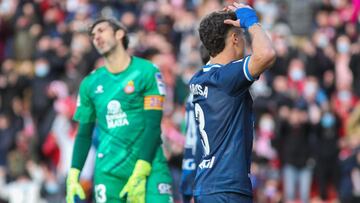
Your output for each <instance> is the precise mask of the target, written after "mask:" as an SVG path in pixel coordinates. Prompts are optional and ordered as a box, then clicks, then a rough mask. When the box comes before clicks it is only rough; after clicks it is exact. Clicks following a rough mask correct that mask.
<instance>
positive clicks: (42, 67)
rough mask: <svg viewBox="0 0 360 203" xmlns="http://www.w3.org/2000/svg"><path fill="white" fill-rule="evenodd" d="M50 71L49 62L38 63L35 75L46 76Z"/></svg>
mask: <svg viewBox="0 0 360 203" xmlns="http://www.w3.org/2000/svg"><path fill="white" fill-rule="evenodd" d="M48 73H49V66H48V65H47V64H38V65H37V66H36V67H35V75H36V76H38V77H41V78H42V77H45V76H46V75H47V74H48Z"/></svg>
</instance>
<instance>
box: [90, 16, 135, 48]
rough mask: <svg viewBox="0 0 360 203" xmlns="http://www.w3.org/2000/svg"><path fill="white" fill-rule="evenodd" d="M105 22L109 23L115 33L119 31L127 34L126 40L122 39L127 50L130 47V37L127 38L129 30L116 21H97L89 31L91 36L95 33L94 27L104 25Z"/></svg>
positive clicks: (103, 19) (106, 19) (102, 19)
mask: <svg viewBox="0 0 360 203" xmlns="http://www.w3.org/2000/svg"><path fill="white" fill-rule="evenodd" d="M103 22H107V23H109V25H110V26H111V27H112V28H113V30H114V32H116V31H117V30H123V31H124V32H125V35H124V38H123V39H122V44H123V46H124V48H125V49H127V48H128V46H129V37H128V36H127V28H126V27H125V26H124V25H123V24H122V23H121V22H119V21H118V20H116V19H113V18H100V19H98V20H96V21H95V22H94V23H93V24H92V25H91V26H90V28H89V31H88V33H89V36H91V35H92V31H93V29H94V27H95V26H96V25H97V24H99V23H103Z"/></svg>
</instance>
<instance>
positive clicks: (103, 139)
mask: <svg viewBox="0 0 360 203" xmlns="http://www.w3.org/2000/svg"><path fill="white" fill-rule="evenodd" d="M164 93H165V86H164V83H163V81H162V78H161V74H160V72H159V70H158V69H157V68H156V67H155V66H154V65H153V64H152V63H150V62H149V61H147V60H145V59H141V58H137V57H134V56H133V57H132V58H131V62H130V65H129V66H128V67H127V69H125V70H124V71H123V72H120V73H118V74H113V73H110V72H109V71H108V70H107V69H106V68H105V67H100V68H98V69H96V70H94V71H93V72H92V73H91V74H89V75H88V76H87V77H85V78H84V80H83V81H82V83H81V85H80V90H79V96H78V101H77V110H76V113H75V115H74V120H76V121H78V122H80V123H89V122H96V125H97V127H98V129H99V130H98V133H99V134H98V136H99V137H98V138H99V146H98V149H97V154H96V156H97V160H96V164H97V165H98V166H97V168H98V167H99V164H101V166H100V167H101V168H102V170H103V172H108V173H111V174H113V175H116V176H123V177H124V178H126V177H128V176H129V175H130V174H131V172H132V169H133V166H134V164H135V162H136V160H137V159H138V158H137V156H138V152H139V150H141V149H140V147H143V146H140V144H141V139H142V132H143V130H144V127H145V126H144V116H143V113H144V110H146V109H149V110H162V104H163V102H164V97H163V95H164ZM154 136H155V135H154ZM156 136H157V137H158V136H159V135H156ZM156 136H155V137H156ZM159 145H160V144H159ZM159 156H161V157H159ZM154 160H162V161H163V160H164V158H163V154H162V153H156V155H155V158H154ZM95 172H96V171H95Z"/></svg>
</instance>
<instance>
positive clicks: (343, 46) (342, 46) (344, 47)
mask: <svg viewBox="0 0 360 203" xmlns="http://www.w3.org/2000/svg"><path fill="white" fill-rule="evenodd" d="M336 49H337V51H338V52H339V53H341V54H346V53H348V52H349V50H350V45H349V44H348V43H345V42H340V43H338V44H337V46H336Z"/></svg>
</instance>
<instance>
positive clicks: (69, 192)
mask: <svg viewBox="0 0 360 203" xmlns="http://www.w3.org/2000/svg"><path fill="white" fill-rule="evenodd" d="M79 174H80V170H79V169H76V168H71V169H70V171H69V174H68V177H67V180H66V203H74V197H75V195H77V196H79V198H80V199H81V200H84V199H85V193H84V190H83V189H82V187H81V185H80V183H79V181H78V179H79Z"/></svg>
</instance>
